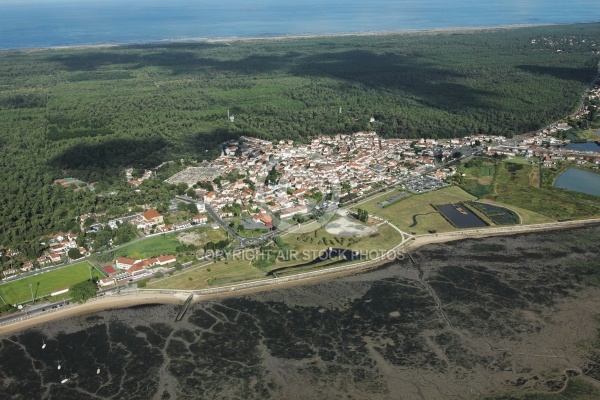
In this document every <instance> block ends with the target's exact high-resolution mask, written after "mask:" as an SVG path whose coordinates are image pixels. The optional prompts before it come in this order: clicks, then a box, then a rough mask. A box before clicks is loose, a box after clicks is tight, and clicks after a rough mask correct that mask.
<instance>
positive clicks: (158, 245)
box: [113, 227, 226, 258]
mask: <svg viewBox="0 0 600 400" xmlns="http://www.w3.org/2000/svg"><path fill="white" fill-rule="evenodd" d="M190 233H191V234H197V240H195V241H194V244H195V245H196V246H198V247H202V246H203V245H204V244H206V243H207V242H210V241H213V242H218V241H220V240H223V239H225V238H226V235H225V232H224V231H223V230H222V229H218V230H216V229H212V228H210V227H202V228H197V229H190V230H187V231H184V232H173V233H167V234H164V235H159V236H154V237H151V238H147V239H142V240H139V241H137V242H134V243H132V244H129V245H126V246H123V247H121V248H120V249H118V250H115V251H114V252H113V253H114V255H115V257H132V258H150V257H155V256H160V255H175V254H177V250H176V249H177V246H180V245H181V244H182V242H181V240H180V237H181V235H185V234H190Z"/></svg>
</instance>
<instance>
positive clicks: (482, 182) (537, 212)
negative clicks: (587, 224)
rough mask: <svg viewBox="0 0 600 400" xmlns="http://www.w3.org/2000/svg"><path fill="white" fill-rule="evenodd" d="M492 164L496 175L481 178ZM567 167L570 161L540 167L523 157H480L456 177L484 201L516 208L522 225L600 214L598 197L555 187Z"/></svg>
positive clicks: (465, 187)
mask: <svg viewBox="0 0 600 400" xmlns="http://www.w3.org/2000/svg"><path fill="white" fill-rule="evenodd" d="M490 165H493V167H494V174H493V176H491V177H486V178H482V174H481V171H482V169H483V168H488V167H489V166H490ZM567 167H568V164H566V163H564V164H559V165H557V166H554V167H551V168H548V167H542V168H541V169H540V166H539V164H538V162H537V161H535V160H533V162H532V160H527V159H525V158H524V157H511V158H509V159H506V160H497V159H493V158H483V157H478V158H476V159H474V160H471V161H469V162H467V163H465V164H462V165H461V166H459V167H458V171H459V174H457V175H456V176H455V177H454V178H453V179H454V180H455V181H456V182H457V183H458V184H459V185H460V186H461V187H462V188H463V189H465V190H466V191H467V192H469V193H472V194H474V195H477V196H478V197H480V198H481V199H482V201H484V202H492V203H495V204H498V205H500V206H505V207H508V208H510V209H511V210H513V211H515V212H516V213H517V214H519V216H520V217H521V222H522V223H523V224H532V223H541V222H550V221H555V220H567V219H577V218H587V217H594V216H598V215H600V200H599V199H598V197H595V196H590V195H585V194H581V193H575V192H571V191H567V190H561V189H557V188H555V187H553V186H552V184H553V182H554V179H555V178H556V176H558V175H559V174H560V173H561V172H562V171H563V170H564V169H566V168H567ZM540 171H541V174H542V176H541V179H540V175H539V174H540ZM463 174H464V175H465V176H462V175H463ZM540 180H541V182H542V185H541V187H540Z"/></svg>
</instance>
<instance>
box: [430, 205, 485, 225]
mask: <svg viewBox="0 0 600 400" xmlns="http://www.w3.org/2000/svg"><path fill="white" fill-rule="evenodd" d="M435 208H436V209H437V210H438V211H439V212H440V214H442V215H443V216H444V218H446V219H447V220H448V221H450V223H451V224H452V225H454V226H455V227H457V228H480V227H484V226H487V224H486V223H485V222H483V221H482V220H481V218H479V217H478V216H477V215H475V214H474V213H473V212H472V211H471V210H469V209H468V208H467V207H466V206H465V205H464V204H463V203H454V204H443V205H440V206H435Z"/></svg>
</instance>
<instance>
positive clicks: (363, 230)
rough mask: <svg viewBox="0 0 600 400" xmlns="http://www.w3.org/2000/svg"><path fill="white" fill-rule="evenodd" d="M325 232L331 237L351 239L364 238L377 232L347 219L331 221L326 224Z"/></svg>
mask: <svg viewBox="0 0 600 400" xmlns="http://www.w3.org/2000/svg"><path fill="white" fill-rule="evenodd" d="M325 230H326V231H327V232H328V233H331V234H332V235H336V236H351V237H365V236H370V235H373V234H375V233H376V232H377V231H376V230H375V229H373V228H369V227H368V226H364V225H362V224H359V223H358V222H355V221H353V220H352V219H351V218H349V217H342V218H338V219H336V220H335V221H331V222H330V223H328V224H327V226H326V227H325Z"/></svg>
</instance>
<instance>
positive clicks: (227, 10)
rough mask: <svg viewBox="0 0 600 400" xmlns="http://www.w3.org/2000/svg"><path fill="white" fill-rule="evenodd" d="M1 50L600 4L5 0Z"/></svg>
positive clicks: (413, 22)
mask: <svg viewBox="0 0 600 400" xmlns="http://www.w3.org/2000/svg"><path fill="white" fill-rule="evenodd" d="M0 7H1V10H2V13H0V49H1V50H13V49H33V48H52V47H68V46H97V45H122V44H143V43H156V42H180V41H201V40H211V39H236V38H237V39H241V38H270V37H288V36H310V35H341V34H366V33H371V34H376V33H391V32H411V31H430V30H453V29H467V28H471V29H472V28H498V27H507V26H508V27H513V26H530V25H554V24H571V23H591V22H598V21H600V18H599V17H598V16H599V15H600V2H596V1H590V0H573V1H572V2H569V3H568V4H566V3H565V2H562V1H556V0H550V1H540V0H533V1H528V2H527V3H523V2H519V1H497V0H493V1H490V2H486V3H483V2H480V1H475V0H464V1H457V0H450V1H442V0H423V1H415V0H395V1H394V0H370V1H367V0H346V1H341V0H334V1H329V2H327V3H326V4H325V3H322V2H319V1H317V0H307V1H305V2H302V3H300V2H281V1H274V0H259V1H255V2H252V3H251V4H248V3H246V2H243V1H240V0H231V1H229V2H220V1H216V0H205V1H203V2H202V3H198V2H196V1H193V0H178V1H174V2H171V3H168V4H165V3H164V2H162V1H160V0H148V1H145V2H141V1H140V0H124V1H115V0H108V1H105V2H102V3H96V2H84V1H81V0H24V1H23V0H22V1H15V0H0Z"/></svg>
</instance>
